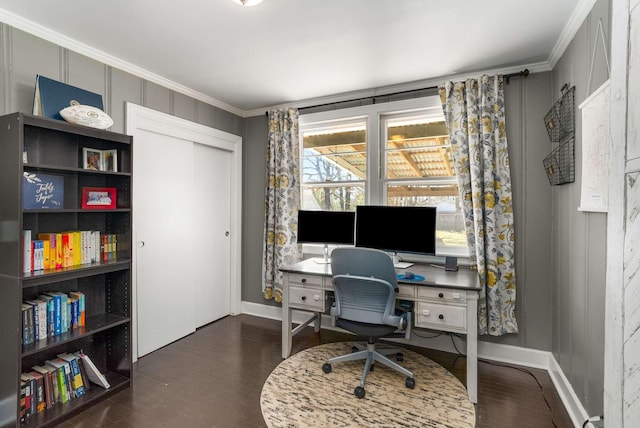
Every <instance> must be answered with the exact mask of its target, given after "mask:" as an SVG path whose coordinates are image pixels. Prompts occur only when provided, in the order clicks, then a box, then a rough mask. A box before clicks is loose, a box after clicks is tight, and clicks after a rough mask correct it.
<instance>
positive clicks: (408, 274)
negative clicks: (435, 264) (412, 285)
mask: <svg viewBox="0 0 640 428" xmlns="http://www.w3.org/2000/svg"><path fill="white" fill-rule="evenodd" d="M413 278H415V275H414V273H413V272H405V273H404V279H413Z"/></svg>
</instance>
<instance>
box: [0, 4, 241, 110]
mask: <svg viewBox="0 0 640 428" xmlns="http://www.w3.org/2000/svg"><path fill="white" fill-rule="evenodd" d="M0 21H1V22H4V23H5V24H7V25H10V26H12V27H14V28H17V29H19V30H22V31H25V32H27V33H29V34H32V35H34V36H36V37H40V38H41V39H44V40H46V41H48V42H51V43H55V44H56V45H59V46H61V47H63V48H66V49H69V50H71V51H73V52H77V53H79V54H81V55H85V56H87V57H89V58H91V59H94V60H96V61H99V62H101V63H103V64H106V65H109V66H111V67H114V68H117V69H119V70H122V71H125V72H127V73H131V74H133V75H134V76H137V77H140V78H141V79H145V80H148V81H150V82H153V83H156V84H158V85H160V86H162V87H164V88H167V89H170V90H172V91H175V92H179V93H181V94H183V95H187V96H189V97H191V98H194V99H197V100H200V101H202V102H204V103H207V104H210V105H212V106H215V107H218V108H221V109H223V110H226V111H228V112H230V113H233V114H236V115H238V116H242V117H244V116H245V113H244V112H243V111H242V110H240V109H239V108H237V107H234V106H232V105H229V104H227V103H225V102H222V101H220V100H218V99H215V98H212V97H210V96H208V95H205V94H203V93H201V92H198V91H195V90H193V89H191V88H188V87H186V86H184V85H181V84H179V83H177V82H174V81H172V80H169V79H167V78H165V77H162V76H160V75H158V74H155V73H153V72H151V71H149V70H146V69H144V68H142V67H138V66H136V65H134V64H131V63H129V62H127V61H123V60H121V59H120V58H117V57H115V56H113V55H109V54H107V53H105V52H102V51H100V50H98V49H95V48H93V47H91V46H89V45H86V44H84V43H81V42H78V41H77V40H74V39H72V38H70V37H67V36H65V35H63V34H60V33H58V32H56V31H53V30H50V29H48V28H46V27H43V26H42V25H39V24H36V23H35V22H32V21H30V20H28V19H25V18H23V17H21V16H18V15H16V14H14V13H11V12H9V11H7V10H5V9H0Z"/></svg>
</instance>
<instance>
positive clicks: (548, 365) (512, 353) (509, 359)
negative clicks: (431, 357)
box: [241, 302, 588, 427]
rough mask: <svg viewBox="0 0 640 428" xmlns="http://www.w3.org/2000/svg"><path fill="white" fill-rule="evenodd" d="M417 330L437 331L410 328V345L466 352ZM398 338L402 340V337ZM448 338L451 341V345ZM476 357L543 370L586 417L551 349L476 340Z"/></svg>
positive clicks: (250, 311)
mask: <svg viewBox="0 0 640 428" xmlns="http://www.w3.org/2000/svg"><path fill="white" fill-rule="evenodd" d="M241 306H242V313H244V314H247V315H254V316H258V317H262V318H269V319H274V320H282V308H281V307H280V306H269V305H261V304H257V303H251V302H242V305H241ZM308 317H309V315H308V314H307V313H304V312H299V311H293V322H294V323H301V322H304V321H305V320H306V319H307V318H308ZM330 319H331V318H330V317H328V316H323V319H322V326H323V328H331V327H330V326H331V322H330ZM309 328H313V327H309ZM417 334H422V335H425V336H431V335H437V333H434V332H431V331H420V333H417V332H416V331H415V330H414V332H413V338H412V339H411V342H410V343H411V344H412V345H417V346H424V347H426V348H429V349H436V350H439V351H445V352H451V353H454V354H457V353H459V352H462V353H466V344H465V343H464V341H462V340H461V339H458V338H452V336H449V335H446V334H442V335H439V336H437V337H429V338H422V337H418V336H417ZM400 341H401V342H402V341H404V340H400ZM452 341H455V346H454V344H453V342H452ZM478 358H480V359H486V360H491V361H499V362H503V363H510V364H516V365H519V366H524V367H531V368H536V369H543V370H546V371H547V372H548V373H549V376H550V377H551V381H552V382H553V384H554V386H555V388H556V391H557V392H558V395H559V396H560V399H561V400H562V403H563V404H564V407H565V408H566V410H567V413H568V414H569V417H570V418H571V421H572V422H573V424H574V425H575V426H576V427H581V426H582V423H583V422H584V421H585V420H586V419H587V418H588V414H587V412H586V410H585V409H584V407H583V406H582V403H580V400H579V399H578V397H577V396H576V394H575V392H574V391H573V387H572V386H571V384H570V383H569V381H568V379H567V377H566V376H565V375H564V373H563V372H562V368H561V367H560V365H559V364H558V362H557V361H556V359H555V358H554V356H553V354H552V353H551V352H548V351H540V350H537V349H530V348H522V347H520V346H512V345H502V344H499V343H491V342H484V341H482V340H480V341H478Z"/></svg>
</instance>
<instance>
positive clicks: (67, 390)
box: [46, 358, 74, 403]
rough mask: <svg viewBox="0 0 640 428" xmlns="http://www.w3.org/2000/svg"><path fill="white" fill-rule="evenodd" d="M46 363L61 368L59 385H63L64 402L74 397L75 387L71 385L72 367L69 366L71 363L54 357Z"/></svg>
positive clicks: (62, 395)
mask: <svg viewBox="0 0 640 428" xmlns="http://www.w3.org/2000/svg"><path fill="white" fill-rule="evenodd" d="M46 364H49V365H50V366H53V367H55V368H57V369H58V370H59V374H58V377H59V378H61V379H60V380H59V381H58V386H62V390H61V394H60V395H61V397H62V402H63V403H66V402H67V401H69V400H71V399H73V398H74V395H73V387H72V386H71V367H70V366H69V363H68V362H66V361H64V360H63V359H61V358H54V359H52V360H47V362H46ZM65 397H66V400H65Z"/></svg>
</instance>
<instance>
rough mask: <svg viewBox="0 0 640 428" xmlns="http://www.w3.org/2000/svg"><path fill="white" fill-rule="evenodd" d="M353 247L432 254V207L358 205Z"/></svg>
mask: <svg viewBox="0 0 640 428" xmlns="http://www.w3.org/2000/svg"><path fill="white" fill-rule="evenodd" d="M356 247H368V248H376V249H379V250H383V251H391V252H394V253H397V252H401V253H417V254H426V255H435V254H436V208H435V207H397V206H382V205H358V206H357V207H356Z"/></svg>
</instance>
